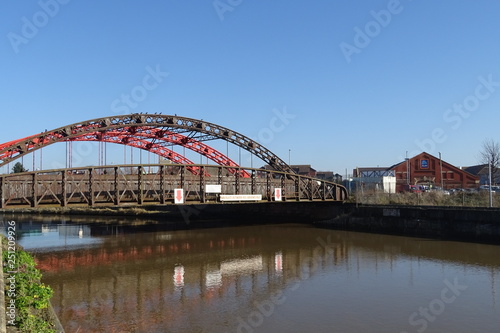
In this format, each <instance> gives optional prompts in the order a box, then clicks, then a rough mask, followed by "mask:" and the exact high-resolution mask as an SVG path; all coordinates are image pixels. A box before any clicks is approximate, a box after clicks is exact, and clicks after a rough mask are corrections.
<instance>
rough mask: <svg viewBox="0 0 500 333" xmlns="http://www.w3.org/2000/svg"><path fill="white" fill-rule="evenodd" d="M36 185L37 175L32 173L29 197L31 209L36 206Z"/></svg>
mask: <svg viewBox="0 0 500 333" xmlns="http://www.w3.org/2000/svg"><path fill="white" fill-rule="evenodd" d="M37 183H38V179H37V173H36V172H33V174H32V175H31V195H32V200H31V207H37V206H38V201H37V199H36V197H37V190H36V188H37Z"/></svg>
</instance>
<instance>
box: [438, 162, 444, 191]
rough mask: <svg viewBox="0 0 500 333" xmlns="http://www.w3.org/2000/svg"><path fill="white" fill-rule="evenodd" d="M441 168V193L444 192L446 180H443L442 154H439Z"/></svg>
mask: <svg viewBox="0 0 500 333" xmlns="http://www.w3.org/2000/svg"><path fill="white" fill-rule="evenodd" d="M439 167H440V169H441V171H440V172H441V173H440V176H439V178H441V191H444V180H443V160H442V159H441V153H439Z"/></svg>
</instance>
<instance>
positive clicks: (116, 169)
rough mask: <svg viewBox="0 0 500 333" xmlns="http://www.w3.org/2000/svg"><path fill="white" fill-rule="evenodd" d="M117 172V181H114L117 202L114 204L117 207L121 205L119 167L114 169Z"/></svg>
mask: <svg viewBox="0 0 500 333" xmlns="http://www.w3.org/2000/svg"><path fill="white" fill-rule="evenodd" d="M113 169H114V170H115V179H114V190H115V200H114V204H115V206H118V205H119V204H120V188H119V186H118V167H116V166H115V167H114V168H113Z"/></svg>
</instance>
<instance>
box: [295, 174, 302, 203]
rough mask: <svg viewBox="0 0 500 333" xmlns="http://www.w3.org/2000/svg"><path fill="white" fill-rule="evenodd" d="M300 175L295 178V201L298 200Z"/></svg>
mask: <svg viewBox="0 0 500 333" xmlns="http://www.w3.org/2000/svg"><path fill="white" fill-rule="evenodd" d="M300 184H301V182H300V176H297V178H295V201H300Z"/></svg>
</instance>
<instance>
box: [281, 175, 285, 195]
mask: <svg viewBox="0 0 500 333" xmlns="http://www.w3.org/2000/svg"><path fill="white" fill-rule="evenodd" d="M285 179H286V176H285V175H284V174H281V200H282V201H286V198H285V193H286V189H285Z"/></svg>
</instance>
